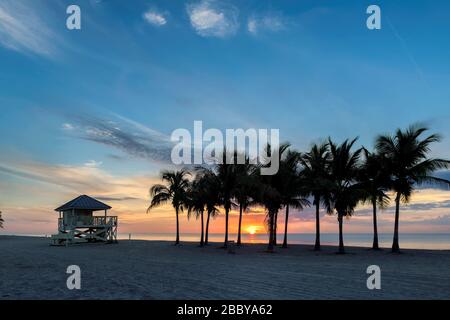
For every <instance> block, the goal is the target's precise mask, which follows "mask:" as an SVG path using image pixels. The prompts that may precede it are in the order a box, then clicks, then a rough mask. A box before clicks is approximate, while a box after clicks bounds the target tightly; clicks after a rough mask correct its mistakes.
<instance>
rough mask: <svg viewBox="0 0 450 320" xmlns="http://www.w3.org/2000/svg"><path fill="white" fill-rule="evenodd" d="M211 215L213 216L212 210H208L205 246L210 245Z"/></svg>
mask: <svg viewBox="0 0 450 320" xmlns="http://www.w3.org/2000/svg"><path fill="white" fill-rule="evenodd" d="M210 216H211V211H209V210H208V217H207V218H206V230H205V231H206V232H205V246H207V245H208V233H209V217H210Z"/></svg>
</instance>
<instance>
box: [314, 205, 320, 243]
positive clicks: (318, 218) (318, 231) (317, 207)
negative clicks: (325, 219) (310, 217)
mask: <svg viewBox="0 0 450 320" xmlns="http://www.w3.org/2000/svg"><path fill="white" fill-rule="evenodd" d="M315 202H316V244H315V245H314V250H316V251H319V250H320V216H319V214H320V199H317V198H316V200H315Z"/></svg>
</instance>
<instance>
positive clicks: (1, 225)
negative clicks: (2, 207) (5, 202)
mask: <svg viewBox="0 0 450 320" xmlns="http://www.w3.org/2000/svg"><path fill="white" fill-rule="evenodd" d="M3 222H5V220H3V218H2V212H1V211H0V228H3Z"/></svg>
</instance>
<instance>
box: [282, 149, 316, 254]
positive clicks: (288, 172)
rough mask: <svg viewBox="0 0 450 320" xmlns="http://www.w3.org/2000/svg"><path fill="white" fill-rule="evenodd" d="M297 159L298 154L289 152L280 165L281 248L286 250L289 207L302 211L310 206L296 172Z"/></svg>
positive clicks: (298, 157)
mask: <svg viewBox="0 0 450 320" xmlns="http://www.w3.org/2000/svg"><path fill="white" fill-rule="evenodd" d="M299 159H300V153H298V152H295V151H290V150H289V151H288V153H287V155H286V158H285V159H283V160H282V161H281V165H280V170H281V175H282V176H283V180H284V184H283V191H282V193H281V196H282V198H283V200H282V202H283V205H284V206H285V208H286V216H285V220H284V239H283V245H282V248H287V233H288V222H289V207H294V208H296V209H300V210H302V209H303V208H304V207H305V206H309V205H310V203H309V201H308V199H307V198H306V197H305V196H307V193H306V191H305V188H304V185H303V181H302V179H301V175H300V174H299V172H298V163H299ZM275 231H276V230H275ZM274 244H275V243H274Z"/></svg>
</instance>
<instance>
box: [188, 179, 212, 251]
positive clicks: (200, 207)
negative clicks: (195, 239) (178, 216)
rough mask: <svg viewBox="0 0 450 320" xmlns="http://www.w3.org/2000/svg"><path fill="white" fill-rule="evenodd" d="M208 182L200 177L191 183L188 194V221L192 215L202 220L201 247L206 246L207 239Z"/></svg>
mask: <svg viewBox="0 0 450 320" xmlns="http://www.w3.org/2000/svg"><path fill="white" fill-rule="evenodd" d="M207 187H208V186H207V181H206V180H205V179H204V178H203V176H201V175H199V176H197V177H196V179H195V180H194V181H193V182H192V183H191V185H190V187H189V189H188V192H187V197H186V198H187V200H186V207H187V210H188V215H187V216H188V219H189V218H190V217H191V215H192V214H194V215H195V218H196V219H198V218H199V217H200V218H201V234H200V246H203V245H204V239H205V224H204V212H205V207H206V201H207V200H206V197H207V192H206V188H207Z"/></svg>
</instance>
